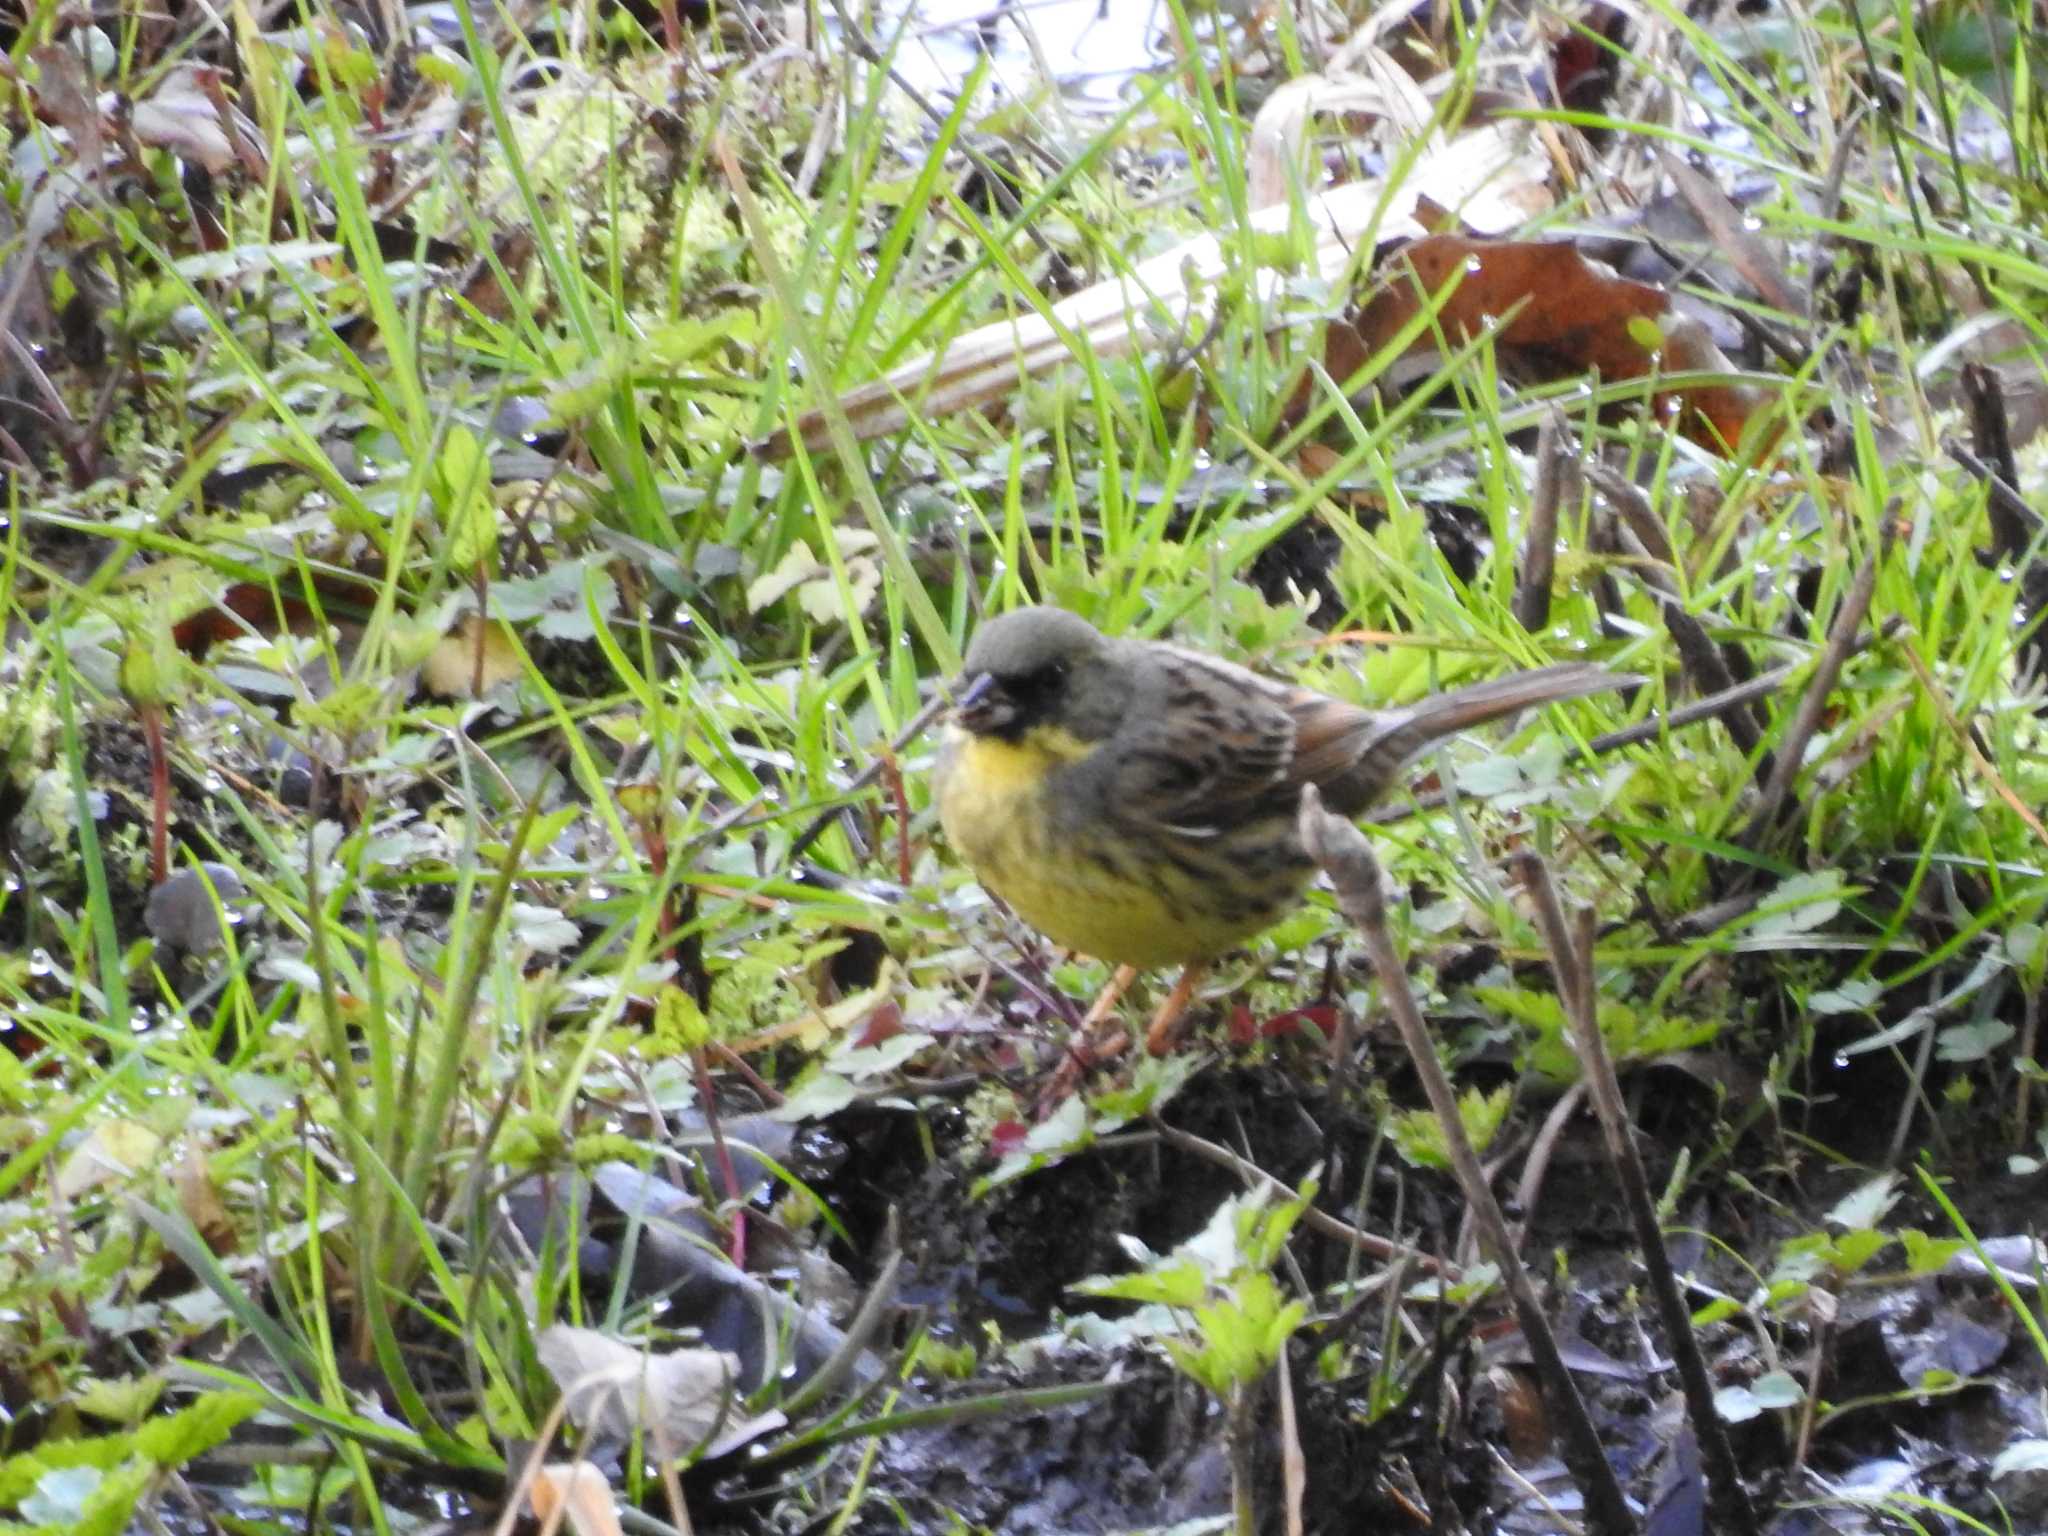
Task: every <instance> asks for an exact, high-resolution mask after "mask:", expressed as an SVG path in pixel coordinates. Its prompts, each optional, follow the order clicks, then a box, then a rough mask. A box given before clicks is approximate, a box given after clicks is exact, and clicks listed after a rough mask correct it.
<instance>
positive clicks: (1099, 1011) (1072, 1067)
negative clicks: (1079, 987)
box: [1038, 965, 1138, 1118]
mask: <svg viewBox="0 0 2048 1536" xmlns="http://www.w3.org/2000/svg"><path fill="white" fill-rule="evenodd" d="M1137 979H1138V968H1137V967H1136V966H1135V965H1120V966H1118V967H1117V968H1116V970H1115V972H1114V973H1113V974H1112V975H1111V976H1110V978H1109V984H1108V985H1107V986H1105V987H1104V988H1103V989H1102V990H1101V992H1099V993H1097V994H1096V998H1095V1001H1094V1003H1093V1004H1092V1005H1090V1007H1089V1009H1088V1013H1087V1015H1086V1017H1084V1018H1083V1019H1082V1020H1081V1024H1080V1027H1079V1028H1078V1029H1076V1030H1075V1031H1074V1032H1073V1034H1072V1035H1070V1036H1069V1037H1068V1040H1067V1051H1066V1055H1065V1056H1063V1057H1062V1058H1061V1059H1060V1064H1059V1069H1058V1070H1057V1071H1055V1072H1054V1073H1053V1075H1052V1079H1051V1081H1049V1082H1048V1083H1047V1084H1046V1087H1045V1092H1044V1094H1043V1095H1042V1096H1041V1097H1040V1099H1039V1108H1038V1113H1039V1115H1040V1117H1041V1118H1043V1117H1044V1116H1045V1115H1049V1114H1051V1113H1052V1111H1053V1110H1054V1109H1056V1108H1057V1107H1058V1106H1059V1105H1060V1104H1062V1103H1063V1102H1065V1100H1066V1097H1067V1095H1068V1094H1070V1093H1072V1092H1073V1091H1074V1089H1075V1087H1076V1086H1077V1085H1078V1084H1079V1083H1080V1081H1081V1077H1082V1074H1083V1073H1085V1072H1087V1071H1088V1069H1089V1068H1091V1067H1093V1066H1095V1065H1097V1064H1098V1063H1100V1062H1104V1061H1107V1060H1109V1059H1110V1058H1111V1057H1113V1056H1117V1055H1119V1054H1121V1053H1122V1051H1123V1048H1124V1039H1125V1037H1124V1033H1123V1031H1122V1030H1121V1029H1116V1030H1105V1029H1104V1028H1103V1027H1102V1026H1103V1025H1104V1024H1105V1023H1107V1022H1109V1020H1110V1017H1111V1016H1112V1015H1113V1014H1114V1013H1115V1012H1116V1005H1117V1004H1118V1003H1120V1002H1122V1001H1123V998H1124V993H1126V992H1128V991H1129V990H1130V988H1131V983H1132V982H1134V981H1136V980H1137Z"/></svg>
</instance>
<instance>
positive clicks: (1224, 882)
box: [933, 728, 1306, 967]
mask: <svg viewBox="0 0 2048 1536" xmlns="http://www.w3.org/2000/svg"><path fill="white" fill-rule="evenodd" d="M1090 750H1092V749H1091V748H1090V746H1089V745H1088V744H1087V743H1085V742H1081V741H1078V740H1076V739H1075V738H1073V737H1072V736H1070V735H1067V734H1066V733H1065V732H1062V731H1052V730H1044V729H1041V730H1038V731H1034V732H1032V733H1031V734H1030V735H1029V736H1027V737H1026V738H1025V739H1024V740H1021V741H1018V742H1004V741H999V740H996V739H994V738H992V737H986V736H974V735H971V734H969V733H968V732H965V731H962V730H959V729H958V728H955V729H953V730H952V731H949V732H948V734H947V736H946V739H945V741H944V742H943V744H942V745H941V747H940V750H939V760H938V765H937V769H936V771H935V773H934V775H933V787H934V789H935V790H936V792H937V797H938V806H939V821H940V823H941V825H943V826H944V827H945V829H946V836H947V838H948V840H949V841H950V842H951V843H952V844H953V847H954V848H955V849H956V850H957V851H958V852H959V854H960V855H961V857H963V858H964V859H966V861H967V862H968V864H969V865H971V866H972V867H973V869H974V873H975V876H976V877H977V878H978V879H979V880H980V881H981V883H982V884H983V885H984V886H986V887H987V888H988V889H989V890H991V891H993V892H994V893H995V894H996V895H998V896H1000V897H1002V899H1003V900H1004V901H1006V902H1008V903H1009V905H1010V907H1011V908H1012V910H1014V911H1015V912H1016V914H1017V915H1018V916H1019V917H1021V918H1022V919H1024V921H1025V922H1027V923H1029V924H1030V925H1031V926H1032V927H1034V928H1036V929H1037V930H1038V931H1039V932H1041V933H1043V934H1044V935H1045V936H1046V937H1047V938H1049V939H1051V940H1052V941H1053V942H1054V943H1056V944H1059V945H1061V946H1063V947H1065V948H1067V949H1074V950H1079V951H1081V952H1082V953H1083V954H1088V955H1094V956H1095V957H1096V958H1098V959H1101V960H1109V961H1113V962H1115V963H1117V964H1120V965H1136V966H1147V967H1149V966H1159V965H1177V964H1184V963H1186V962H1189V961H1193V960H1206V959H1211V958H1213V957H1214V956H1216V955H1218V954H1221V953H1222V952H1223V951H1224V950H1226V949H1230V948H1233V947H1234V946H1236V945H1237V944H1240V943H1242V942H1243V941H1244V940H1245V939H1247V938H1249V937H1250V936H1251V935H1252V934H1254V933H1256V932H1258V931H1259V930H1260V929H1261V928H1264V927H1266V926H1267V925H1268V924H1269V923H1271V922H1272V921H1273V920H1274V919H1275V918H1276V917H1278V916H1279V915H1280V913H1281V911H1284V910H1285V906H1286V905H1287V904H1288V903H1289V902H1290V900H1291V898H1292V897H1293V896H1294V894H1295V893H1297V892H1298V891H1299V889H1300V885H1301V883H1302V882H1303V881H1304V880H1305V879H1306V870H1303V871H1301V872H1300V873H1298V874H1297V873H1296V872H1295V871H1294V870H1292V869H1291V868H1290V869H1289V870H1288V871H1286V872H1285V873H1284V874H1283V875H1282V876H1281V878H1280V880H1279V881H1278V882H1277V885H1278V889H1274V888H1273V885H1274V884H1275V883H1274V882H1272V881H1271V880H1270V877H1269V879H1267V880H1255V881H1253V882H1252V889H1250V890H1246V889H1244V888H1243V886H1242V885H1240V884H1239V882H1238V881H1237V880H1235V879H1233V872H1232V871H1231V870H1230V869H1229V867H1228V860H1227V858H1225V859H1218V858H1217V857H1216V855H1217V854H1219V853H1222V852H1223V850H1221V849H1210V848H1203V849H1201V850H1199V855H1197V853H1196V851H1195V850H1192V849H1178V850H1169V849H1168V848H1167V847H1166V846H1165V842H1166V841H1169V840H1170V839H1161V838H1160V837H1158V836H1153V837H1149V838H1143V839H1141V838H1136V837H1133V836H1131V835H1130V834H1129V833H1128V832H1126V831H1124V830H1122V829H1121V828H1120V827H1119V825H1118V819H1117V818H1116V817H1114V816H1113V815H1112V814H1111V812H1112V810H1113V808H1111V807H1091V806H1088V805H1084V804H1080V803H1077V801H1076V800H1075V799H1074V798H1072V796H1071V786H1069V785H1062V784H1060V783H1058V782H1057V781H1056V778H1055V776H1056V773H1057V770H1058V769H1059V768H1061V767H1062V766H1063V765H1065V764H1067V763H1070V762H1072V761H1074V760H1075V759H1077V758H1079V757H1081V756H1084V755H1086V754H1087V753H1088V752H1089V751H1090ZM1063 791H1065V792H1067V794H1068V798H1066V799H1061V798H1060V796H1061V795H1062V793H1063ZM1170 852H1178V853H1179V855H1180V857H1179V858H1178V859H1175V858H1174V857H1171V856H1169V855H1170ZM1203 866H1207V867H1203ZM1234 886H1235V887H1237V888H1236V889H1232V887H1234Z"/></svg>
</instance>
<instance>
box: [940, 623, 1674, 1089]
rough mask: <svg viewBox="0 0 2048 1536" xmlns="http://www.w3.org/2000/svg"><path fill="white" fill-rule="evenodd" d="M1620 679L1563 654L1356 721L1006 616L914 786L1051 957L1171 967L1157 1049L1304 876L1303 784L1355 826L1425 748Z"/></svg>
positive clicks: (1167, 654)
mask: <svg viewBox="0 0 2048 1536" xmlns="http://www.w3.org/2000/svg"><path fill="white" fill-rule="evenodd" d="M1632 681H1634V680H1633V679H1631V678H1628V677H1626V676H1624V675H1622V674H1619V673H1616V672H1613V671H1610V670H1609V669H1607V668H1605V667H1602V666H1599V665H1597V664H1595V663H1590V662H1566V663H1562V664H1559V665H1555V666H1547V667H1539V668H1534V669H1530V670H1524V671H1519V672H1514V673H1511V674H1509V675H1507V676H1504V677H1499V678H1495V679H1492V680H1490V681H1487V682H1482V683H1474V684H1471V685H1469V686H1466V687H1462V688H1458V689H1454V690H1452V691H1450V692H1447V693H1440V694H1435V695H1432V696H1431V697H1429V698H1426V699H1422V700H1419V701H1418V702H1416V703H1413V704H1405V705H1401V706H1399V707H1396V708H1391V709H1366V708H1362V707H1360V706H1359V705H1356V704H1351V703H1347V702H1345V701H1344V700H1341V699H1337V698H1333V697H1331V696H1330V695H1328V694H1323V693H1318V692H1316V691H1315V690H1313V689H1310V688H1305V687H1302V686H1299V685H1298V684H1293V683H1289V682H1284V681H1280V680H1278V679H1274V678H1269V677H1264V676H1262V675H1260V674H1259V673H1256V672H1253V671H1251V670H1250V669H1248V668H1246V667H1241V666H1238V665H1236V664H1235V663H1233V662H1229V661H1225V660H1223V659H1222V658H1220V657H1217V656H1213V655H1210V654H1208V653H1206V652H1203V651H1198V650H1192V649H1185V648H1183V647H1180V646H1176V645H1171V644H1168V643H1165V642H1162V641H1157V640H1144V639H1136V638H1123V637H1113V636H1110V635H1105V634H1104V633H1102V631H1100V630H1099V629H1097V628H1096V627H1095V626H1094V625H1093V624H1091V623H1089V622H1088V621H1087V620H1086V619H1084V618H1082V617H1081V616H1080V615H1079V614H1075V613H1071V612H1069V611H1067V610H1066V609H1062V608H1054V607H1026V608H1017V609H1013V610H1011V611H1010V612H1008V613H1005V614H1003V615H1001V616H999V617H997V618H993V619H989V620H987V621H985V622H984V623H983V624H982V625H981V626H980V627H979V628H978V629H977V630H976V632H975V635H974V638H973V640H972V642H971V643H970V644H969V646H968V649H967V655H966V658H965V667H964V671H963V673H962V675H961V677H960V679H959V682H958V684H957V685H956V692H955V695H954V707H953V711H952V715H951V718H950V720H949V721H948V723H947V725H946V727H945V730H944V733H943V735H942V738H941V740H940V743H939V748H938V752H937V755H936V757H935V760H934V765H933V773H932V790H933V796H934V799H935V801H936V803H937V807H938V813H939V823H940V826H941V827H942V828H943V829H944V831H945V834H946V838H947V841H948V842H949V843H950V844H951V845H952V847H953V849H954V850H955V851H956V852H957V853H958V854H959V855H960V857H961V858H963V859H964V860H965V862H966V863H967V865H968V866H969V867H970V868H971V869H972V870H973V872H974V874H975V876H976V878H977V879H978V880H979V881H980V883H981V884H982V886H983V887H984V888H985V889H986V890H988V891H990V892H992V893H994V894H995V895H996V896H998V897H1000V898H1001V899H1002V900H1003V902H1004V903H1005V904H1007V905H1008V906H1009V908H1010V909H1011V911H1013V912H1014V913H1016V915H1017V916H1018V917H1020V918H1022V919H1023V920H1024V921H1025V922H1026V923H1028V924H1029V925H1030V926H1031V927H1033V928H1035V929H1037V930H1038V931H1039V932H1040V933H1042V934H1044V935H1045V936H1046V937H1047V938H1049V939H1051V940H1052V941H1053V942H1054V943H1055V944H1058V945H1060V946H1061V947H1063V948H1066V949H1069V950H1075V951H1078V952H1080V953H1082V954H1086V955H1092V956H1094V957H1095V958H1097V959H1099V960H1104V961H1108V962H1110V963H1111V964H1113V965H1115V966H1118V967H1120V968H1121V969H1120V971H1119V981H1120V982H1121V983H1122V985H1123V986H1127V985H1128V984H1129V981H1130V979H1131V976H1132V975H1133V974H1134V972H1135V971H1137V970H1149V969H1154V968H1159V967H1165V966H1173V965H1179V966H1182V967H1185V968H1186V969H1185V970H1184V971H1183V973H1182V977H1181V982H1180V984H1179V985H1178V986H1176V988H1175V989H1174V992H1173V994H1172V995H1170V996H1169V997H1168V999H1167V1001H1166V1003H1165V1004H1164V1005H1162V1007H1161V1009H1160V1011H1159V1013H1158V1015H1157V1016H1155V1018H1154V1020H1153V1023H1152V1027H1151V1028H1150V1030H1149V1031H1148V1032H1147V1043H1148V1045H1149V1046H1150V1047H1151V1048H1152V1050H1153V1051H1154V1052H1155V1053H1159V1052H1162V1051H1164V1050H1165V1049H1167V1048H1168V1047H1169V1046H1170V1045H1171V1043H1172V1039H1173V1031H1174V1027H1175V1025H1176V1024H1177V1023H1178V1020H1179V1016H1180V1014H1182V1013H1184V1012H1185V1011H1186V1007H1187V1003H1188V1000H1189V999H1190V998H1191V997H1192V995H1193V987H1194V984H1195V982H1196V980H1197V979H1198V978H1199V976H1200V975H1201V973H1202V970H1203V969H1204V968H1205V967H1206V966H1207V964H1208V963H1209V962H1211V961H1213V960H1215V959H1216V958H1217V957H1218V956H1220V955H1222V954H1224V953H1225V952H1227V951H1229V950H1232V949H1235V948H1238V947H1239V946H1241V945H1242V944H1244V943H1245V941H1247V940H1248V939H1251V938H1252V937H1254V936H1255V935H1257V934H1258V933H1259V932H1261V931H1262V930H1264V929H1266V928H1268V927H1270V926H1271V925H1272V924H1274V923H1275V922H1277V921H1279V920H1280V919H1281V918H1282V917H1285V916H1286V915H1287V914H1288V913H1289V912H1291V911H1293V910H1294V909H1295V908H1296V907H1297V906H1298V905H1299V904H1300V902H1301V900H1302V898H1303V895H1304V893H1305V891H1306V888H1307V886H1308V884H1309V881H1310V879H1311V878H1312V877H1313V875H1314V874H1315V869H1316V866H1315V861H1314V860H1313V859H1312V858H1311V857H1310V856H1309V853H1308V850H1307V849H1306V848H1305V847H1304V846H1303V844H1302V840H1301V833H1300V829H1299V814H1300V803H1301V792H1302V788H1303V786H1304V785H1309V784H1313V785H1314V786H1315V787H1316V788H1317V790H1318V791H1319V792H1320V794H1321V796H1322V800H1323V803H1324V805H1325V806H1327V807H1328V808H1329V809H1330V810H1331V811H1332V812H1334V813H1336V814H1338V815H1341V816H1347V817H1355V816H1357V815H1360V814H1361V813H1363V812H1364V811H1366V810H1367V809H1369V808H1370V807H1371V806H1372V805H1373V804H1374V803H1375V802H1377V801H1379V800H1380V799H1381V798H1383V797H1384V796H1385V795H1386V794H1387V792H1388V791H1389V790H1390V789H1391V788H1392V787H1393V786H1394V784H1395V782H1396V780H1397V779H1398V778H1399V777H1400V774H1401V770H1402V769H1403V768H1405V767H1406V766H1407V765H1408V764H1409V762H1410V761H1411V760H1413V759H1414V758H1415V757H1416V756H1417V755H1418V754H1419V753H1421V752H1423V751H1424V750H1426V749H1427V748H1428V747H1429V746H1430V745H1431V744H1432V743H1434V742H1437V741H1440V740H1442V739H1443V738H1444V737H1446V736H1449V735H1452V734H1454V733H1456V732H1459V731H1463V730H1467V729H1469V728H1471V727H1473V726H1477V725H1482V724H1484V723H1485V722H1487V721H1489V720H1493V719H1497V718H1499V717H1500V716H1502V715H1508V714H1513V713H1516V712H1517V711H1520V710H1525V709H1529V708H1533V707H1535V706H1538V705H1545V704H1554V703H1557V702H1559V701H1561V700H1565V699H1572V698H1578V697H1581V696H1584V695H1586V694H1593V693H1600V692H1604V691H1606V690H1609V689H1613V688H1617V687H1620V686H1623V685H1625V684H1627V683H1629V682H1632ZM1112 990H1113V991H1114V992H1117V993H1120V992H1121V986H1118V985H1117V984H1116V983H1113V984H1112ZM1104 996H1105V999H1106V1000H1108V1001H1109V1002H1111V1003H1113V1001H1114V999H1113V996H1112V995H1111V993H1105V994H1104ZM1176 1003H1177V1005H1178V1006H1177V1007H1176ZM1106 1011H1107V1010H1106V1008H1105V1007H1104V1005H1103V1004H1102V1003H1098V1005H1097V1007H1096V1009H1094V1010H1091V1013H1090V1020H1091V1021H1093V1020H1095V1019H1097V1018H1098V1017H1100V1016H1102V1015H1103V1014H1104V1013H1106Z"/></svg>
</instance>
